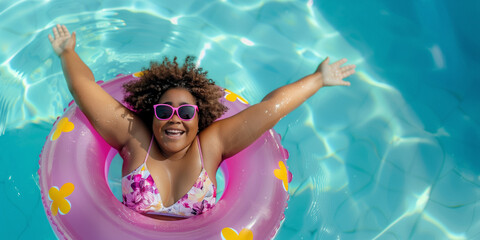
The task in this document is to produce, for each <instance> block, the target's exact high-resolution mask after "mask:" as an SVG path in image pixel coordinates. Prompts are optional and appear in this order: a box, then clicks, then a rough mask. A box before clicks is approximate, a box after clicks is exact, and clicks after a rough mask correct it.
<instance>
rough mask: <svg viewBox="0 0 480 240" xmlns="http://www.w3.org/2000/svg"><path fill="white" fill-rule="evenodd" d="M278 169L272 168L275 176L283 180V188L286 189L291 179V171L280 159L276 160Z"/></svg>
mask: <svg viewBox="0 0 480 240" xmlns="http://www.w3.org/2000/svg"><path fill="white" fill-rule="evenodd" d="M278 166H279V167H280V169H275V170H273V174H275V177H277V178H278V179H280V180H282V181H283V188H284V189H285V191H288V183H289V182H291V181H292V173H291V172H290V171H288V170H287V168H286V167H285V164H284V163H283V162H282V161H278Z"/></svg>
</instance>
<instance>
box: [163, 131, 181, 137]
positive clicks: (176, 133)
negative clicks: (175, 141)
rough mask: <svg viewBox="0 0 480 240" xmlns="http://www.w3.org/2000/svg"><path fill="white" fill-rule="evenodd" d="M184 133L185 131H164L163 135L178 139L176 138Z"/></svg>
mask: <svg viewBox="0 0 480 240" xmlns="http://www.w3.org/2000/svg"><path fill="white" fill-rule="evenodd" d="M184 133H185V131H182V130H165V134H167V136H171V137H178V136H181V135H182V134H184Z"/></svg>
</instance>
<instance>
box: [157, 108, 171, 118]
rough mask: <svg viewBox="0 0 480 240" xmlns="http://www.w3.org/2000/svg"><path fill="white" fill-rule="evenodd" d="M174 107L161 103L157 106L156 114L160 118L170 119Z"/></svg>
mask: <svg viewBox="0 0 480 240" xmlns="http://www.w3.org/2000/svg"><path fill="white" fill-rule="evenodd" d="M172 112H173V109H172V108H171V107H169V106H165V105H160V106H157V107H156V108H155V114H156V115H157V118H159V119H168V118H170V116H172Z"/></svg>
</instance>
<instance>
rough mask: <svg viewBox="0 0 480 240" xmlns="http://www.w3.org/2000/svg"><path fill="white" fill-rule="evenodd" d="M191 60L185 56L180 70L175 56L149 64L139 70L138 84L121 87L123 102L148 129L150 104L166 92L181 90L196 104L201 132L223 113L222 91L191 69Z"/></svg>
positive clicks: (150, 122) (151, 114) (151, 109)
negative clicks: (123, 94) (193, 98)
mask: <svg viewBox="0 0 480 240" xmlns="http://www.w3.org/2000/svg"><path fill="white" fill-rule="evenodd" d="M194 60H195V57H192V56H187V57H186V58H185V62H184V64H183V66H181V67H180V66H179V65H178V63H177V57H175V58H174V59H173V61H170V60H169V59H168V58H167V57H165V58H164V59H163V62H162V63H158V62H151V63H150V68H148V69H146V68H144V69H142V70H143V72H142V73H143V75H142V76H141V77H140V79H139V80H138V81H135V82H129V83H126V84H124V85H123V87H124V89H125V93H126V96H125V98H124V101H125V102H126V103H127V104H128V105H130V107H131V108H132V109H133V110H134V111H135V112H136V113H137V114H138V115H139V116H140V117H141V118H142V120H143V121H144V122H145V123H146V124H148V126H151V125H152V121H153V114H154V112H153V105H155V104H157V103H158V101H159V100H160V97H161V96H162V95H163V94H164V93H165V92H166V91H167V90H169V89H172V88H184V89H186V90H188V91H189V92H190V93H191V94H192V95H193V96H194V97H195V100H196V101H197V106H198V110H199V114H198V116H199V123H198V128H199V131H202V130H203V129H205V128H206V127H208V126H209V125H210V124H212V123H213V121H215V119H217V118H219V117H220V116H221V115H222V114H223V113H224V112H225V111H227V107H225V106H224V105H223V104H221V103H220V102H219V101H218V99H219V98H220V97H222V96H223V91H222V89H221V88H220V87H218V86H216V85H215V82H214V81H213V80H212V79H209V78H208V77H207V71H203V69H202V68H197V67H196V66H195V64H194V63H193V62H194Z"/></svg>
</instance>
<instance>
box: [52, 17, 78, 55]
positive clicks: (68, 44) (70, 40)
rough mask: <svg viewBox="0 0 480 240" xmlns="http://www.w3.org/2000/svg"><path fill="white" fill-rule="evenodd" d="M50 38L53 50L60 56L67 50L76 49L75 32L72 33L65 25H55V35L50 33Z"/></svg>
mask: <svg viewBox="0 0 480 240" xmlns="http://www.w3.org/2000/svg"><path fill="white" fill-rule="evenodd" d="M48 39H49V40H50V43H51V44H52V48H53V51H55V53H56V54H57V55H58V56H60V55H62V53H63V52H65V51H69V50H72V51H73V50H75V42H76V35H75V32H73V33H72V34H71V35H70V32H69V31H68V29H67V27H65V25H60V24H57V26H56V27H53V37H52V35H51V34H48Z"/></svg>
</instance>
